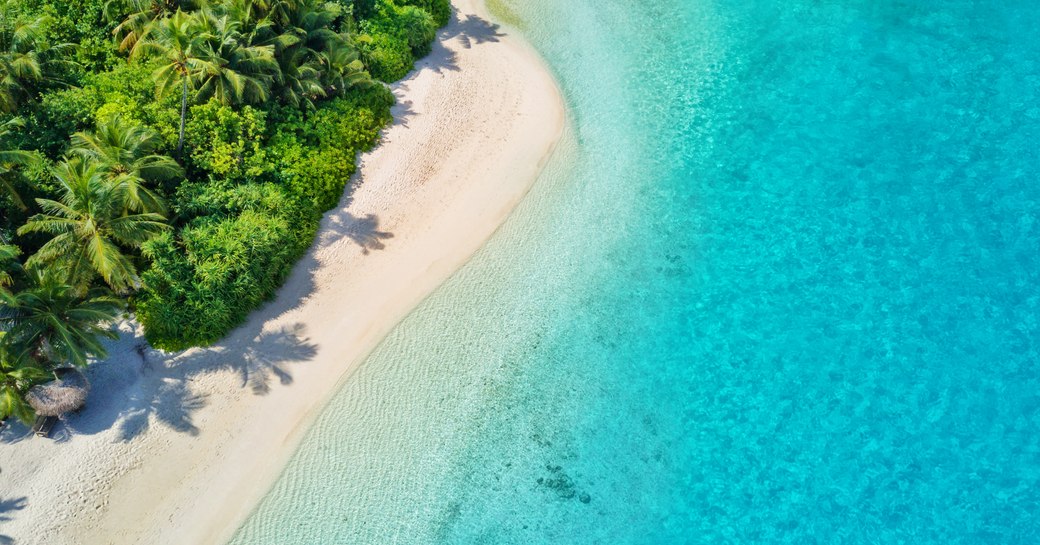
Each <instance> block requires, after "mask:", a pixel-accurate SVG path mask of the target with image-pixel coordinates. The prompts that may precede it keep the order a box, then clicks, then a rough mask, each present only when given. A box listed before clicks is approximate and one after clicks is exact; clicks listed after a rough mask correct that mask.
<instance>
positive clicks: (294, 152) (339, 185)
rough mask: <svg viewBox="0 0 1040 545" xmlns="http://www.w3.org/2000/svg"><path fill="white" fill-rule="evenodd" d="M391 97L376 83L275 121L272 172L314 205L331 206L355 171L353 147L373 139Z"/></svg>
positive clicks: (386, 114)
mask: <svg viewBox="0 0 1040 545" xmlns="http://www.w3.org/2000/svg"><path fill="white" fill-rule="evenodd" d="M392 103H393V95H392V94H390V92H389V91H388V90H386V89H385V88H384V87H382V86H376V87H373V88H371V89H368V90H365V91H357V92H354V93H352V94H349V95H347V96H344V97H341V98H336V99H333V100H330V101H328V102H326V103H325V104H323V105H322V106H321V107H320V108H318V110H316V111H314V112H311V113H310V114H309V115H308V116H307V117H306V118H303V117H302V116H296V117H293V118H292V119H290V120H287V121H286V122H284V123H283V124H281V125H279V126H278V127H277V129H276V131H275V134H274V136H273V137H272V139H271V144H270V148H271V155H272V156H273V162H274V163H275V165H276V166H275V172H276V176H277V177H278V179H280V180H281V181H282V183H283V184H284V185H285V186H286V187H287V188H288V189H289V190H290V191H291V193H292V194H293V195H297V196H299V198H301V199H303V200H305V201H307V202H308V203H309V205H310V206H311V207H313V209H314V210H316V211H320V212H324V211H325V210H328V209H330V208H332V207H334V206H336V203H337V202H339V199H340V197H341V196H342V195H343V188H344V186H345V185H346V183H347V181H348V180H349V179H350V176H351V175H353V173H354V170H355V163H356V156H357V153H358V152H359V151H363V150H367V149H370V148H371V147H372V146H373V145H375V143H376V141H377V140H378V138H379V131H380V129H382V127H383V126H384V125H386V124H387V123H388V122H389V121H390V119H391V117H390V105H391V104H392Z"/></svg>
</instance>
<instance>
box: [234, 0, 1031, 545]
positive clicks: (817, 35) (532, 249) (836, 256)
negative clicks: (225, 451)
mask: <svg viewBox="0 0 1040 545" xmlns="http://www.w3.org/2000/svg"><path fill="white" fill-rule="evenodd" d="M505 3H506V5H507V7H508V9H509V10H510V11H512V12H513V13H512V17H516V18H518V19H519V20H521V21H523V30H524V33H525V35H526V36H527V37H528V38H529V39H530V40H531V41H532V42H533V43H534V44H535V45H536V46H537V47H538V48H539V49H540V51H541V52H542V53H543V54H544V56H545V57H546V59H547V60H548V61H549V63H550V65H551V66H552V68H553V70H554V71H555V72H556V74H557V76H558V78H559V80H560V82H561V85H562V87H563V89H564V92H565V94H566V97H567V100H568V103H569V107H570V110H571V114H572V117H573V123H572V132H571V135H570V136H569V137H568V138H567V140H566V141H565V142H564V143H563V145H562V148H561V151H560V153H559V154H557V156H556V157H555V159H554V161H553V163H552V164H551V165H550V167H549V169H548V171H547V172H546V173H545V175H544V176H543V177H542V179H541V181H540V182H539V184H538V185H537V187H536V188H535V190H534V192H533V193H532V195H531V196H530V198H529V199H527V200H526V201H525V202H524V203H523V204H522V206H521V207H520V209H519V210H518V211H517V213H516V214H515V216H514V217H513V218H511V219H510V221H509V222H508V224H507V225H506V226H505V227H504V228H503V230H502V231H501V232H500V233H499V234H498V235H497V236H496V237H495V239H494V240H493V241H492V242H491V243H490V244H489V245H488V246H487V247H486V248H485V249H484V250H483V251H482V252H481V253H480V254H479V255H478V256H477V258H476V259H475V260H474V261H473V262H472V263H471V264H470V265H469V266H467V267H466V268H465V269H464V270H463V271H461V272H460V273H459V274H458V275H456V276H455V277H454V278H453V279H452V280H451V281H450V282H449V283H448V284H447V285H446V286H444V287H443V288H442V289H441V290H439V291H438V293H437V294H436V295H435V296H434V297H432V298H431V299H430V300H429V301H427V302H426V303H425V304H424V305H422V306H421V307H420V308H419V309H418V310H417V311H416V312H415V313H414V314H413V315H412V316H411V317H410V318H408V319H407V320H406V321H405V322H404V323H403V324H402V325H401V326H400V327H399V328H398V329H397V330H396V331H395V332H394V333H393V334H392V335H391V336H390V337H389V338H388V339H387V340H386V341H385V342H384V343H383V345H382V346H381V347H380V348H379V350H378V351H377V352H376V353H375V354H374V355H373V356H372V357H371V359H370V360H369V361H368V362H367V363H366V364H365V365H364V367H363V368H362V369H361V371H360V372H359V373H358V374H357V376H355V377H353V378H352V379H351V380H350V381H349V382H348V383H347V384H346V386H345V387H344V390H343V391H342V392H341V393H340V394H339V395H338V396H337V398H336V399H335V400H334V402H333V403H332V405H331V406H330V407H329V408H328V410H327V411H326V412H325V414H324V415H323V416H322V417H321V418H320V419H319V421H318V422H317V424H316V425H315V429H314V430H313V432H312V433H311V434H310V435H309V437H308V438H307V439H306V441H305V443H304V445H303V447H302V448H301V451H300V452H299V453H298V454H297V455H296V457H295V458H294V460H293V461H292V463H290V464H289V466H288V468H287V469H286V472H285V474H284V475H283V477H282V478H281V480H280V481H279V482H278V484H277V485H276V486H275V488H274V490H273V491H272V492H271V494H270V495H269V496H268V497H267V498H266V499H265V500H264V501H263V502H262V504H261V505H260V506H259V508H258V511H257V512H256V513H255V514H254V515H253V517H252V518H251V519H250V520H249V521H248V522H247V523H246V524H245V525H244V527H243V528H242V529H241V530H240V531H239V533H238V535H237V537H236V538H235V539H234V541H233V543H234V544H235V545H247V544H248V545H267V544H270V543H285V544H289V545H295V544H319V543H320V544H346V543H359V544H368V543H380V544H382V543H407V544H470V543H473V544H476V543H487V544H514V543H515V544H521V543H523V544H568V543H574V544H585V543H604V544H644V543H645V544H657V543H662V544H671V543H697V544H724V543H734V544H752V543H754V544H758V543H793V544H812V543H820V544H834V543H853V544H860V543H862V544H875V543H882V544H900V543H905V544H926V545H930V544H944V545H945V544H1020V543H1021V544H1026V543H1040V514H1038V513H1040V370H1038V363H1040V358H1038V355H1040V354H1038V352H1040V346H1038V339H1040V335H1038V333H1040V332H1038V328H1040V290H1038V288H1037V282H1038V280H1040V278H1038V276H1040V256H1038V250H1040V222H1038V219H1037V216H1038V210H1040V184H1038V175H1040V157H1038V147H1037V142H1040V102H1038V94H1040V92H1038V89H1040V40H1037V39H1036V37H1035V32H1034V28H1035V25H1036V21H1040V4H1037V3H1035V2H1024V1H1017V0H1010V1H1009V2H1003V3H996V2H966V1H957V0H953V1H945V2H935V1H924V2H908V1H901V0H898V1H897V0H883V1H871V2H868V1H855V0H847V1H843V2H842V1H831V0H823V1H821V0H789V1H787V2H760V1H748V0H743V1H712V0H703V1H696V2H695V1H692V0H683V1H679V0H661V1H659V2H636V1H635V0H605V1H604V0H601V1H593V0H568V1H566V2H560V1H557V0H506V2H505Z"/></svg>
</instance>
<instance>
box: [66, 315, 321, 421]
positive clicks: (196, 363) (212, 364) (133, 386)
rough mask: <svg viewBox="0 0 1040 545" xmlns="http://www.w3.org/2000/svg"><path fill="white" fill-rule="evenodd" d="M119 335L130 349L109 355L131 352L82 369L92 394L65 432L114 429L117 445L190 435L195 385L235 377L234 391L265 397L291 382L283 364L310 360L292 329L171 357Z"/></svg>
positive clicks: (234, 337) (200, 400) (234, 338)
mask: <svg viewBox="0 0 1040 545" xmlns="http://www.w3.org/2000/svg"><path fill="white" fill-rule="evenodd" d="M126 333H127V336H128V337H130V339H131V340H130V342H123V343H120V344H119V345H116V346H113V350H115V349H117V348H123V347H130V348H129V350H130V351H132V352H133V353H132V354H127V353H125V351H126V350H127V348H124V353H123V354H117V353H114V354H113V356H116V357H113V358H109V360H107V361H105V362H99V363H98V364H96V365H94V366H92V367H91V368H90V369H89V370H88V375H90V378H91V381H92V383H93V384H94V388H93V389H92V390H91V392H90V396H89V397H88V399H87V408H86V409H84V410H83V412H82V413H81V414H71V415H68V416H67V417H66V418H65V428H66V430H67V431H68V433H70V434H83V435H93V434H96V433H99V432H102V431H104V430H107V429H111V428H112V427H113V426H114V427H115V428H116V429H117V431H118V440H120V441H129V440H131V439H133V438H134V437H137V436H138V435H141V434H142V433H144V432H145V431H147V430H148V428H149V427H151V426H152V425H155V424H159V425H162V426H165V427H167V428H170V429H173V430H176V431H178V432H181V433H186V434H188V435H197V434H198V433H199V428H198V426H197V425H196V423H195V421H194V415H195V413H196V412H198V411H199V410H200V409H202V408H203V407H205V406H206V402H207V400H206V397H205V396H204V395H200V394H197V393H195V392H193V391H192V388H191V383H192V382H193V381H194V380H195V379H197V378H200V377H201V376H204V375H208V374H212V373H228V372H230V374H231V376H236V377H237V379H238V381H239V382H238V386H240V387H242V388H248V389H249V390H251V391H252V393H253V394H255V395H265V394H267V393H268V392H269V391H270V390H271V384H272V382H273V381H278V382H279V383H280V384H283V385H288V384H291V383H292V374H291V373H290V372H289V367H290V365H292V364H293V363H298V362H304V361H307V360H309V359H311V358H313V357H314V356H315V355H316V354H317V346H316V345H314V344H312V343H311V342H309V341H308V340H307V338H306V337H305V336H304V331H303V328H302V326H298V325H297V326H292V327H289V328H284V329H279V330H275V331H270V332H260V333H258V334H256V335H255V336H253V337H252V338H247V337H245V336H244V335H245V334H246V330H245V328H240V329H238V330H236V331H234V332H233V333H232V334H231V335H230V336H229V337H228V338H227V339H225V341H222V342H221V343H220V344H219V345H217V346H214V347H211V348H202V349H194V350H190V351H188V352H184V353H179V354H166V353H163V352H161V351H159V350H154V349H151V348H148V346H147V344H146V343H145V341H144V339H143V338H142V337H141V336H140V335H139V332H138V331H133V332H126ZM124 340H125V338H124ZM128 361H129V362H133V363H128ZM116 362H118V363H116ZM128 378H129V380H128Z"/></svg>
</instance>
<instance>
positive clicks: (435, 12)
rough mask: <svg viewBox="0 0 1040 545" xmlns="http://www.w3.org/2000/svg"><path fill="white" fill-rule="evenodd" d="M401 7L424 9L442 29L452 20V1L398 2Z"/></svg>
mask: <svg viewBox="0 0 1040 545" xmlns="http://www.w3.org/2000/svg"><path fill="white" fill-rule="evenodd" d="M397 4H398V5H401V6H415V7H417V8H422V9H423V10H425V11H426V13H429V14H430V15H431V16H433V22H434V23H435V24H436V25H437V26H438V27H442V26H444V25H446V24H448V21H450V20H451V0H397Z"/></svg>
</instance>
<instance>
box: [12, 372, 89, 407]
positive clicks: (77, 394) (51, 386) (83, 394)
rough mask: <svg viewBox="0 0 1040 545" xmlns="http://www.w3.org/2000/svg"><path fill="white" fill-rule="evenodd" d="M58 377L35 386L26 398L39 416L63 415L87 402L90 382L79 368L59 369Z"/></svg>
mask: <svg viewBox="0 0 1040 545" xmlns="http://www.w3.org/2000/svg"><path fill="white" fill-rule="evenodd" d="M54 374H55V375H56V376H57V377H58V378H57V379H56V380H52V381H50V382H48V383H46V384H40V385H37V386H33V387H32V388H30V389H29V393H27V394H25V400H26V401H28V402H29V405H31V406H32V408H33V409H34V410H35V411H36V414H37V415H39V416H61V415H63V414H65V413H67V412H71V411H75V410H77V409H79V408H80V407H82V406H83V404H84V403H86V402H87V393H88V392H90V382H88V381H87V377H86V376H85V375H84V374H83V373H82V372H80V371H79V370H78V369H59V370H57V371H55V373H54Z"/></svg>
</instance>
